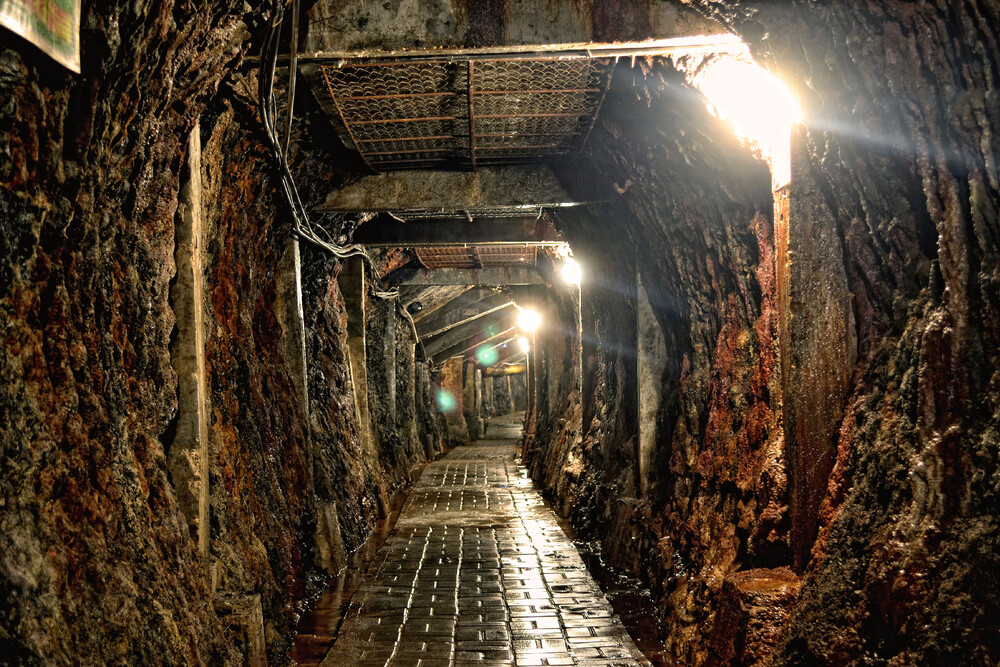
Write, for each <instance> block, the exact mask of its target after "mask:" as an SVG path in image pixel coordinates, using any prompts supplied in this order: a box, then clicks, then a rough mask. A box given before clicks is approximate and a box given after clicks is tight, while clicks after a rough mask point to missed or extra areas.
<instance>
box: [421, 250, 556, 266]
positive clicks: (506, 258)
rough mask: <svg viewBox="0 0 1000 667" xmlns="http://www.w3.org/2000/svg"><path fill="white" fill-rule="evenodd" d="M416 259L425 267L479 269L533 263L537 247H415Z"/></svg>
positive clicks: (529, 264) (531, 264) (530, 264)
mask: <svg viewBox="0 0 1000 667" xmlns="http://www.w3.org/2000/svg"><path fill="white" fill-rule="evenodd" d="M414 252H416V254H417V259H419V260H420V263H421V264H423V265H424V268H427V269H446V268H447V269H452V268H453V269H479V268H485V267H490V266H527V267H532V266H534V265H535V260H536V257H537V253H538V249H537V248H535V247H527V248H526V247H523V246H469V247H464V246H463V247H445V248H416V249H414Z"/></svg>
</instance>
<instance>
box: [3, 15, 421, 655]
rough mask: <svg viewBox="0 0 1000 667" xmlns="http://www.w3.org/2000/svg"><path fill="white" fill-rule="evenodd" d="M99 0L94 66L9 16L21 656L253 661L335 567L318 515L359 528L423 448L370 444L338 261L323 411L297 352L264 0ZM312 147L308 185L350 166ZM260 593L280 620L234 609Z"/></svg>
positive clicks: (10, 366)
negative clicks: (260, 18) (173, 466)
mask: <svg viewBox="0 0 1000 667" xmlns="http://www.w3.org/2000/svg"><path fill="white" fill-rule="evenodd" d="M84 12H85V15H84V19H83V26H84V28H83V44H84V53H83V69H84V71H83V74H82V75H81V76H79V77H77V76H71V75H68V74H66V73H64V72H63V71H61V70H59V69H58V68H56V67H55V66H54V65H51V64H50V63H49V62H47V61H46V60H45V59H44V56H42V55H40V54H39V53H38V52H37V51H35V50H34V49H33V48H32V47H30V46H28V45H26V44H24V43H21V42H16V43H15V40H14V39H12V38H11V39H9V41H8V38H10V35H9V33H7V32H4V33H3V39H4V44H5V46H3V47H0V100H2V102H0V174H2V176H0V184H2V187H0V216H2V217H3V223H2V224H0V255H2V258H0V331H2V334H0V335H2V338H3V349H2V352H0V378H2V381H0V473H2V474H0V527H2V530H0V644H2V646H3V651H0V663H4V664H6V663H12V664H107V663H131V664H156V663H168V664H227V663H231V664H239V663H242V662H244V660H248V659H249V658H248V657H247V652H249V651H252V650H253V649H254V644H255V642H256V645H257V646H261V645H262V646H263V647H264V649H265V650H266V658H267V660H268V661H269V662H271V663H272V664H283V663H285V662H287V649H288V645H289V637H290V634H291V633H292V631H293V629H294V625H295V622H296V619H297V614H298V612H299V611H300V609H301V605H302V598H303V597H304V596H305V595H307V594H309V593H310V592H312V591H314V590H315V589H316V585H317V584H318V583H319V582H320V581H321V579H322V577H323V576H324V574H325V572H324V569H325V568H323V567H321V564H320V560H321V559H320V555H319V554H318V553H317V549H318V548H319V545H318V543H317V540H316V535H317V531H318V527H319V526H323V528H324V530H326V532H328V533H329V534H331V535H334V534H337V533H339V534H340V535H341V536H342V540H343V543H344V546H345V547H346V549H348V550H350V549H351V548H353V547H355V546H357V545H358V544H360V543H361V542H362V541H363V540H364V538H365V536H366V535H367V534H368V532H370V530H371V527H372V525H373V523H374V521H375V519H376V517H377V516H378V514H379V513H380V512H384V511H385V508H384V506H380V505H379V498H380V497H381V498H384V497H385V495H386V493H387V492H388V491H389V490H391V488H392V486H393V485H395V484H398V483H400V481H401V480H403V479H405V477H406V469H407V466H408V465H409V463H411V462H412V460H415V459H417V458H422V456H423V450H422V448H421V449H420V450H419V451H415V453H414V455H413V456H411V457H410V458H408V459H406V460H400V461H387V460H385V459H383V460H381V461H379V460H362V456H361V455H360V453H359V452H358V451H357V441H358V435H357V425H356V423H355V421H354V412H353V405H352V403H351V400H352V399H351V397H350V392H349V391H348V388H349V386H350V385H349V373H348V371H347V366H346V364H345V363H344V359H345V354H346V353H345V345H344V341H343V339H342V337H343V320H344V309H343V303H342V301H341V300H340V298H339V295H338V294H336V292H335V290H332V291H331V290H330V289H329V287H330V285H331V283H330V280H331V278H332V277H333V276H334V275H335V270H336V263H333V262H328V263H325V264H322V266H323V269H324V271H325V274H324V275H315V274H307V275H306V276H305V281H306V285H307V287H316V288H317V291H316V292H315V294H310V293H307V295H306V302H307V305H308V310H309V317H310V318H311V320H310V324H311V325H314V326H315V330H314V333H313V334H312V335H311V336H310V339H309V343H310V346H309V364H310V367H309V387H310V391H309V394H310V400H311V401H312V402H311V404H310V407H311V409H310V414H308V415H307V414H305V408H304V403H303V401H302V398H303V390H304V387H303V386H302V382H301V373H298V374H297V371H296V368H295V364H293V363H290V361H289V355H288V354H287V350H288V349H289V346H292V347H294V346H295V345H296V344H298V343H297V342H296V339H297V337H300V336H301V329H298V327H297V322H294V321H291V320H290V319H289V318H288V316H287V312H286V309H283V308H280V307H278V305H279V303H280V302H281V301H282V299H286V298H287V291H288V279H289V276H288V275H285V274H282V270H281V269H280V266H281V265H282V257H283V255H284V254H285V253H286V249H287V247H288V243H289V235H290V231H291V225H290V221H289V219H288V216H287V210H286V209H285V207H284V203H283V202H282V201H281V199H280V197H279V194H278V193H279V192H280V191H279V190H278V189H277V187H276V185H277V183H276V181H275V180H274V178H273V174H274V171H273V166H272V165H271V163H270V161H269V159H267V157H266V156H267V153H266V152H265V151H264V149H263V148H262V138H263V135H262V132H261V128H260V124H259V120H258V119H257V116H256V107H255V103H254V101H253V99H254V97H255V95H256V90H255V88H254V83H253V75H252V74H248V73H247V71H244V72H242V73H240V74H239V76H234V75H233V72H234V71H235V70H234V67H235V65H236V64H237V63H238V60H239V59H240V58H241V56H242V53H243V52H244V51H245V50H246V49H247V48H249V44H250V42H249V39H248V34H247V30H246V28H245V26H244V23H243V19H244V15H243V5H239V4H233V5H232V6H230V5H229V4H226V3H213V4H209V5H200V6H199V7H198V8H197V9H196V8H195V7H194V6H189V5H185V6H181V5H177V6H175V5H174V4H172V3H153V4H147V3H133V4H129V5H115V4H111V5H109V4H108V3H103V4H101V5H100V6H94V5H87V6H86V7H85V8H84ZM7 44H13V46H7ZM247 76H249V79H247V78H246V77H247ZM300 97H302V96H300ZM301 107H302V109H301V111H302V112H303V117H302V118H301V119H300V124H299V129H302V128H303V127H306V126H308V125H309V124H310V123H311V122H312V121H311V118H310V113H312V109H311V107H310V105H309V100H308V99H307V98H304V97H303V98H302V99H301ZM199 117H200V119H201V135H202V136H201V138H202V146H203V151H202V152H203V170H202V172H203V173H202V179H203V185H204V193H203V195H204V202H205V207H204V217H205V226H206V239H205V240H206V245H205V253H206V258H205V282H206V287H205V303H204V304H203V305H204V312H205V316H206V331H205V334H206V336H205V337H206V342H205V348H206V364H207V374H208V389H209V396H208V404H209V407H210V410H209V415H210V424H209V431H208V432H209V441H210V452H211V464H210V496H211V498H210V502H211V508H210V522H211V525H210V530H211V543H210V547H209V552H208V553H207V554H205V555H201V554H199V553H198V552H197V549H196V548H195V544H194V542H193V541H192V540H191V538H190V536H189V530H188V526H187V522H186V520H185V517H184V515H183V514H182V512H181V510H180V508H179V506H178V503H177V500H176V497H175V494H174V491H173V488H172V485H171V480H170V477H169V475H168V472H167V466H166V454H167V453H168V452H169V448H170V446H171V444H172V441H173V438H174V435H175V433H174V429H173V424H174V421H175V419H176V414H177V395H178V382H177V377H176V375H175V372H174V370H173V367H172V366H171V360H170V346H169V345H170V342H171V337H172V330H173V328H174V312H173V308H172V303H171V281H172V279H173V275H174V225H175V218H176V211H177V209H178V191H179V189H180V186H181V182H182V179H183V178H186V175H185V172H184V166H183V165H184V161H185V157H186V149H187V145H188V144H187V138H188V136H189V135H190V132H191V131H192V128H193V127H194V125H195V121H196V119H198V118H199ZM311 135H312V136H317V135H318V136H321V137H322V136H323V134H322V133H318V132H312V133H311ZM292 156H293V162H294V165H295V167H294V168H295V169H296V171H297V172H298V173H299V174H300V175H303V176H309V177H314V178H303V179H302V180H303V181H304V182H306V183H317V184H331V185H332V184H335V183H336V181H337V179H341V178H343V175H342V174H341V175H338V174H336V173H333V172H331V168H330V165H331V164H337V160H336V159H335V156H334V158H331V156H330V155H329V154H328V153H327V152H325V151H324V149H323V146H322V145H315V144H314V143H310V142H308V141H306V142H300V141H294V142H293V146H292ZM321 194H325V192H317V191H312V190H311V189H310V188H308V187H307V188H306V189H305V191H304V193H303V195H304V197H305V198H306V199H307V200H308V201H315V200H316V197H317V196H319V195H321ZM310 281H311V282H310ZM396 343H397V340H396V337H395V336H393V338H392V340H391V341H390V342H389V344H390V345H392V344H396ZM404 391H405V392H409V389H405V390H404ZM414 400H416V399H414ZM406 410H407V411H409V413H412V412H413V411H414V408H413V407H412V405H409V406H408V407H407V408H406ZM411 449H412V448H411ZM382 505H384V502H383V503H382ZM338 517H339V518H338ZM331 518H332V519H331ZM330 520H333V521H334V522H335V523H338V524H339V525H337V526H329V525H324V524H323V522H324V521H325V522H327V523H329V521H330ZM326 546H327V548H328V549H329V547H330V545H329V544H328V545H326ZM340 558H341V559H342V558H343V555H342V553H341V555H340ZM258 600H259V602H258ZM258 604H259V610H257V609H256V606H257V605H258ZM233 609H237V610H239V611H238V613H236V615H232V612H231V610H233ZM244 612H245V613H244ZM220 615H224V616H227V617H226V619H225V621H222V620H220ZM241 615H242V616H245V617H246V618H248V619H256V621H255V623H256V627H257V631H256V634H254V633H253V632H248V631H247V628H240V627H233V625H232V623H231V621H232V620H233V619H234V618H236V617H238V616H241ZM250 630H252V628H251V629H250ZM260 640H263V643H262V644H261V641H260Z"/></svg>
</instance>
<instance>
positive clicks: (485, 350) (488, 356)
mask: <svg viewBox="0 0 1000 667" xmlns="http://www.w3.org/2000/svg"><path fill="white" fill-rule="evenodd" d="M498 359H500V353H499V352H497V349H496V348H495V347H481V348H479V349H478V350H476V360H477V361H479V363H480V364H482V365H483V366H492V365H493V364H495V363H496V362H497V360H498Z"/></svg>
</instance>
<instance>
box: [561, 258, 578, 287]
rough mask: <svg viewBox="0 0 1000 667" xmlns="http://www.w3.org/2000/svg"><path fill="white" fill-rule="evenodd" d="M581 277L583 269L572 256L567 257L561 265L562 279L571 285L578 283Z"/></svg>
mask: <svg viewBox="0 0 1000 667" xmlns="http://www.w3.org/2000/svg"><path fill="white" fill-rule="evenodd" d="M582 277H583V271H582V270H581V269H580V265H579V264H578V263H577V261H576V260H575V259H573V258H572V257H567V258H566V262H565V263H564V264H563V266H562V279H563V280H565V281H566V282H568V283H569V284H571V285H579V284H580V279H581V278H582Z"/></svg>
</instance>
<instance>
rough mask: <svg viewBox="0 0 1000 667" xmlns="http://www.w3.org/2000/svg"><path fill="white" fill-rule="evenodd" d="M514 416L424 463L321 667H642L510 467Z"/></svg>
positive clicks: (576, 559)
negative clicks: (486, 434) (474, 441)
mask: <svg viewBox="0 0 1000 667" xmlns="http://www.w3.org/2000/svg"><path fill="white" fill-rule="evenodd" d="M517 419H518V417H517V416H516V415H511V416H507V417H503V418H499V419H497V420H495V421H493V422H491V430H493V431H494V433H495V434H496V436H494V438H495V439H490V440H481V441H479V442H478V443H477V444H475V445H470V446H463V447H458V448H456V449H454V450H453V451H452V452H451V453H450V454H449V455H448V456H446V457H444V458H443V459H441V460H440V461H437V462H435V463H432V464H430V465H428V466H427V468H426V469H425V470H424V473H423V475H422V476H421V478H420V480H419V482H418V483H417V484H416V486H415V487H414V489H413V491H412V492H411V494H410V497H409V500H408V501H407V503H406V505H405V506H404V507H403V510H402V512H401V514H400V518H399V522H398V523H397V524H396V529H395V531H394V532H393V534H392V535H391V536H390V537H389V539H388V541H387V542H386V544H385V546H384V547H383V548H382V549H381V550H380V551H379V553H378V554H377V555H376V557H375V560H374V561H373V563H372V566H371V568H370V570H369V573H368V575H367V576H366V577H365V581H364V583H363V584H362V585H361V587H360V588H359V589H358V592H357V593H356V594H355V597H354V599H353V600H352V601H351V608H350V609H349V611H348V613H347V617H346V618H345V620H344V623H343V626H342V627H341V631H340V635H339V637H338V639H337V642H336V643H335V644H334V646H333V648H332V649H331V650H330V653H329V654H328V656H327V658H326V660H325V661H324V662H323V664H324V665H326V666H328V667H333V666H334V665H350V664H359V665H419V666H420V667H434V666H437V665H491V666H499V665H517V666H520V665H586V666H592V667H598V666H605V667H611V666H612V665H614V666H615V667H625V666H627V665H648V664H649V663H648V662H647V661H646V660H645V659H644V658H642V656H641V654H640V652H639V650H638V649H637V648H636V647H635V645H634V644H633V642H632V640H631V638H630V637H629V636H628V633H627V632H626V631H625V628H624V626H623V625H622V624H621V622H620V621H619V620H618V619H617V618H615V617H614V615H613V614H612V611H611V605H610V604H609V603H608V601H607V599H606V598H605V597H604V595H603V594H602V593H601V591H600V589H599V588H598V586H597V584H596V583H595V582H594V580H593V578H592V577H591V576H590V574H589V573H588V572H587V569H586V567H585V565H584V563H583V561H582V560H581V558H580V555H579V553H578V552H577V550H576V547H575V546H574V545H573V543H572V542H571V541H570V540H569V538H567V537H566V534H565V533H564V532H563V531H562V529H561V528H560V527H559V525H558V523H557V522H556V517H555V515H554V514H553V513H552V511H551V510H549V509H548V508H547V507H546V506H545V504H544V502H543V500H542V498H541V496H540V495H539V493H538V492H537V491H535V490H534V489H533V488H532V483H531V480H530V479H528V478H527V476H526V475H525V472H524V469H523V468H522V467H521V466H520V465H518V464H517V463H516V462H515V453H516V443H517V440H516V436H517V435H518V433H519V430H520V429H519V422H518V421H517Z"/></svg>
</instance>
